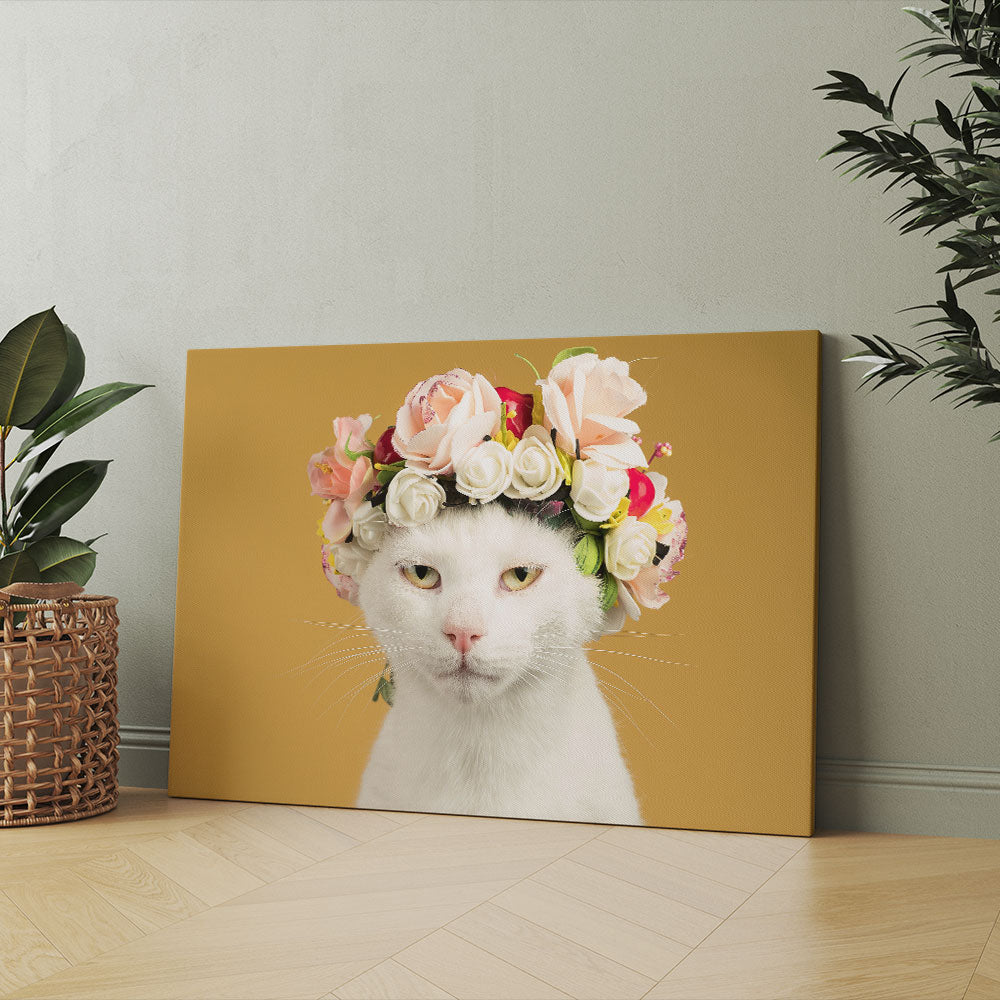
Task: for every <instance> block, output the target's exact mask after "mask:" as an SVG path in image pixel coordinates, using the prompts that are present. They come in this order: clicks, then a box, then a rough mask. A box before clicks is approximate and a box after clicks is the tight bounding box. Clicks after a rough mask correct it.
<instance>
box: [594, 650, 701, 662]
mask: <svg viewBox="0 0 1000 1000" xmlns="http://www.w3.org/2000/svg"><path fill="white" fill-rule="evenodd" d="M587 648H588V650H589V651H590V652H591V653H611V654H612V655H614V656H628V657H631V658H632V659H633V660H649V662H650V663H663V664H666V665H667V666H668V667H690V666H693V664H691V663H682V662H681V661H680V660H661V659H660V658H659V657H658V656H640V655H639V654H638V653H628V652H626V651H625V650H622V649H602V648H600V647H596V646H588V647H587Z"/></svg>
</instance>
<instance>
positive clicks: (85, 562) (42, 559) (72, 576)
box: [26, 536, 97, 587]
mask: <svg viewBox="0 0 1000 1000" xmlns="http://www.w3.org/2000/svg"><path fill="white" fill-rule="evenodd" d="M26 551H27V553H28V555H30V556H31V558H32V559H33V560H34V561H35V565H36V566H37V567H38V572H39V573H40V574H41V577H42V583H64V582H66V581H67V580H72V581H73V582H74V583H78V584H80V586H81V587H83V586H85V585H86V583H87V581H88V580H89V579H90V578H91V577H92V576H93V575H94V569H95V568H96V566H97V553H96V552H95V551H94V550H93V549H92V548H90V546H89V545H85V544H84V543H83V542H78V541H76V540H75V539H73V538H62V537H61V536H52V537H49V538H43V539H41V540H40V541H37V542H35V543H34V544H33V545H29V546H28V548H27V550H26Z"/></svg>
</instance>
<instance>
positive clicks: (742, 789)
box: [170, 331, 820, 835]
mask: <svg viewBox="0 0 1000 1000" xmlns="http://www.w3.org/2000/svg"><path fill="white" fill-rule="evenodd" d="M819 339H820V338H819V334H818V333H817V332H815V331H793V332H780V333H736V334H691V335H671V336H646V337H613V338H611V337H608V338H598V339H590V340H588V341H587V344H588V345H590V346H593V347H595V348H596V349H597V350H598V352H599V353H600V354H601V355H602V356H608V355H613V356H615V357H619V358H622V359H623V360H626V361H633V364H632V374H633V375H634V376H635V378H636V379H637V380H638V381H639V382H640V383H642V385H643V386H644V387H645V388H646V390H647V392H648V394H649V402H648V404H647V405H646V406H644V407H643V408H641V409H640V410H638V411H636V413H635V414H633V416H634V418H635V419H636V420H637V421H638V423H639V425H640V427H641V428H642V437H643V446H644V448H646V449H651V448H652V446H653V444H655V442H656V441H659V440H665V441H669V442H670V443H671V444H672V446H673V457H671V458H668V459H661V460H658V461H657V462H656V463H655V464H654V468H656V469H658V470H659V471H661V472H663V473H664V474H665V475H667V476H668V478H669V485H668V487H667V493H668V495H669V496H670V497H672V498H677V499H679V500H681V502H682V503H683V505H684V509H685V512H686V514H687V518H688V522H689V525H690V538H689V542H688V546H687V550H686V556H685V558H684V559H683V560H682V561H681V562H680V563H679V564H678V567H677V568H678V569H679V570H680V575H679V576H678V577H677V578H676V579H675V580H674V581H673V582H672V583H671V584H670V586H669V593H670V595H671V597H670V601H669V602H668V603H667V604H666V605H665V606H664V607H663V608H662V609H661V610H659V611H646V612H644V613H643V615H642V618H641V621H640V622H639V623H632V622H629V623H627V624H626V626H625V627H626V629H628V630H630V631H633V632H643V633H657V634H654V635H621V636H607V637H604V638H602V639H600V640H598V641H597V642H595V643H593V644H592V645H593V646H594V647H595V649H597V650H600V652H594V653H593V654H592V657H591V658H592V661H593V662H594V663H595V664H600V666H595V670H596V671H597V673H598V676H599V677H600V678H602V679H604V680H606V681H607V682H608V683H609V684H611V685H613V686H614V687H615V688H617V689H618V691H614V690H612V691H611V695H612V696H613V697H614V698H615V699H617V701H618V703H619V704H612V711H613V712H614V714H615V719H616V722H617V724H618V728H619V732H620V736H621V742H622V746H623V750H624V752H625V754H626V757H627V759H628V762H629V766H630V769H631V771H632V774H633V777H634V779H635V785H636V790H637V793H638V795H639V799H640V803H641V807H642V811H643V815H644V818H645V819H646V821H647V822H648V823H649V824H650V825H654V826H666V827H686V828H695V829H708V830H735V831H747V832H758V833H784V834H797V835H803V834H809V833H811V832H812V826H813V767H814V691H815V627H816V511H817V429H818V388H819V385H818V383H819ZM572 346H578V344H577V343H575V342H571V341H565V340H509V341H492V342H491V341H479V342H471V343H468V342H448V343H422V344H416V343H415V344H392V345H370V344H369V345H363V346H349V347H342V346H338V347H300V348H273V349H271V348H253V349H236V350H200V351H191V352H190V353H189V355H188V381H187V400H186V411H185V426H184V472H183V489H182V500H181V533H180V552H179V567H178V584H177V619H176V636H175V648H174V677H173V710H172V724H171V753H170V793H171V794H172V795H180V796H192V797H204V798H221V799H238V800H248V801H263V802H285V803H299V804H313V805H330V806H351V805H353V803H354V800H355V796H356V794H357V791H358V787H359V784H360V780H361V774H362V771H363V770H364V767H365V764H366V762H367V758H368V752H369V750H370V747H371V744H372V742H373V741H374V739H375V736H376V734H377V732H378V729H379V727H380V725H381V722H382V719H383V716H384V714H385V712H386V711H391V709H388V708H387V707H386V706H385V704H384V703H383V702H381V701H379V702H378V703H377V704H373V703H372V701H371V696H372V693H373V691H374V687H375V680H374V679H368V680H366V678H368V677H369V675H370V674H373V673H375V672H376V671H377V670H378V667H379V664H378V663H376V662H366V661H364V660H363V658H362V657H359V658H358V659H355V660H352V661H347V662H345V663H343V664H339V665H338V664H333V660H332V657H334V656H336V655H350V653H348V652H346V651H357V652H363V647H366V646H370V645H372V643H371V641H370V640H368V638H367V634H366V633H365V632H363V631H360V630H355V629H335V628H328V627H324V626H323V625H321V624H317V623H323V622H325V623H332V624H341V625H343V624H353V623H356V624H363V622H362V621H361V620H360V619H359V613H358V610H357V609H356V608H354V607H352V606H351V605H349V604H347V603H346V602H344V601H341V600H339V599H338V598H337V596H336V593H335V591H334V589H333V588H332V587H331V586H330V584H329V583H327V581H326V580H325V578H324V577H323V573H322V570H321V567H320V556H319V546H320V540H319V538H318V537H317V535H316V523H317V521H318V519H319V518H320V517H321V515H322V512H323V507H322V504H321V502H320V500H319V499H318V498H316V497H313V496H310V491H309V485H308V482H307V478H306V465H307V461H308V459H309V457H310V455H312V454H313V453H314V452H317V451H320V450H322V449H323V448H324V447H326V446H327V445H329V444H332V443H333V435H332V430H331V426H330V422H331V420H332V419H333V417H335V416H339V415H356V414H358V413H371V414H373V415H379V416H378V418H377V419H376V421H375V424H374V426H373V435H377V434H378V433H380V432H381V430H382V429H383V428H384V427H386V426H388V425H389V424H390V423H392V422H394V418H395V412H396V409H397V407H398V406H399V405H400V404H401V403H402V400H403V398H404V397H405V395H406V393H407V391H408V390H409V389H410V388H412V386H413V385H414V383H416V382H417V381H418V380H421V379H423V378H426V377H428V376H429V375H432V374H435V373H438V372H443V371H447V370H448V369H450V368H454V367H462V368H466V369H469V370H471V371H474V372H475V371H478V372H482V373H483V374H484V375H485V376H486V377H487V378H488V379H489V380H490V381H491V382H492V383H493V384H494V385H506V386H509V387H511V388H515V389H518V390H520V391H529V390H530V389H531V388H532V383H533V381H534V377H533V375H532V373H531V370H530V369H529V368H528V367H527V366H526V365H525V364H524V362H522V361H520V360H518V359H517V358H516V357H515V354H522V355H524V356H525V357H527V358H529V359H531V361H532V362H533V363H534V365H535V366H536V367H537V368H538V369H539V371H540V372H541V373H542V374H543V375H544V374H545V373H546V372H547V371H548V369H549V366H550V364H551V361H552V358H553V357H554V356H555V354H556V353H557V352H558V351H559V350H561V349H562V348H564V347H572ZM633 359H641V360H633ZM331 643H334V645H331ZM358 647H362V649H358ZM657 660H665V661H670V662H667V663H661V662H656V661H657ZM351 664H354V667H355V669H350V670H348V672H347V673H344V674H343V675H342V676H338V675H341V673H342V671H344V670H345V669H346V668H348V667H350V666H351ZM616 675H618V676H616ZM634 689H638V691H639V692H641V697H640V696H639V695H638V694H637V693H636V691H635V690H634ZM647 699H648V700H647ZM654 705H655V706H657V707H658V708H659V709H660V710H661V711H662V712H663V713H664V714H665V715H666V716H669V719H670V721H669V722H668V721H666V720H665V719H664V718H663V717H662V716H661V715H660V714H659V712H658V711H657V710H656V708H654V707H653V706H654Z"/></svg>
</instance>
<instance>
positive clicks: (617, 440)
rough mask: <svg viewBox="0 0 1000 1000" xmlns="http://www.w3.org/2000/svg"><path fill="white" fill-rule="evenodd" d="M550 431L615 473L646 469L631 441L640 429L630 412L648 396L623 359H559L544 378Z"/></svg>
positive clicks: (565, 447) (566, 446) (559, 442)
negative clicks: (635, 468)
mask: <svg viewBox="0 0 1000 1000" xmlns="http://www.w3.org/2000/svg"><path fill="white" fill-rule="evenodd" d="M538 385H539V386H541V389H542V406H543V407H544V409H545V429H546V430H549V431H551V430H552V429H553V428H555V431H556V444H557V445H558V446H559V447H560V448H562V450H563V451H565V452H567V453H569V454H570V455H575V454H577V452H578V451H579V457H580V458H592V459H595V460H596V461H598V462H600V463H602V464H603V465H606V466H607V467H608V468H610V469H629V468H633V467H635V466H640V467H645V465H646V456H645V455H643V453H642V449H641V448H640V447H639V445H638V444H637V443H636V442H635V441H634V440H633V439H632V437H633V435H634V434H638V433H639V425H638V424H637V423H635V421H633V420H626V419H625V414H627V413H631V412H632V411H633V410H634V409H635V408H636V407H638V406H642V405H643V403H645V402H646V392H645V390H644V389H643V388H642V386H641V385H639V383H638V382H636V381H635V379H633V378H631V377H630V376H629V373H628V365H627V364H626V363H625V362H624V361H619V360H618V358H599V357H598V356H597V355H596V354H577V355H575V356H574V357H571V358H566V360H565V361H560V362H559V364H557V365H556V366H555V367H554V368H553V369H552V371H550V372H549V376H548V378H544V379H541V380H539V382H538Z"/></svg>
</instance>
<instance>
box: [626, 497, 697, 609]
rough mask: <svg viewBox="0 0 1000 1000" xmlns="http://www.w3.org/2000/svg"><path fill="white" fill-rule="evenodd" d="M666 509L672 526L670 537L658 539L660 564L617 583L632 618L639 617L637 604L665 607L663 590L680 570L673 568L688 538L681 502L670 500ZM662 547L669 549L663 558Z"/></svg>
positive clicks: (667, 597)
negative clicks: (669, 514)
mask: <svg viewBox="0 0 1000 1000" xmlns="http://www.w3.org/2000/svg"><path fill="white" fill-rule="evenodd" d="M664 506H665V507H667V508H668V509H669V510H670V513H671V522H672V524H671V528H670V531H669V532H667V534H665V535H660V536H659V538H657V539H656V541H657V556H658V560H659V561H658V563H657V564H656V565H654V566H646V567H644V568H643V569H641V570H639V573H638V575H636V576H635V577H634V578H633V579H631V580H627V581H624V582H623V583H622V582H619V584H618V596H619V598H620V599H621V598H622V597H623V592H624V599H623V600H622V601H621V603H622V605H623V607H624V608H625V611H626V612H627V614H628V615H629V617H630V618H633V619H638V617H639V607H638V605H640V604H641V605H642V606H643V607H644V608H662V607H663V605H664V604H666V603H667V601H669V600H670V597H669V596H668V595H667V594H665V593H664V592H663V590H661V589H660V588H661V587H663V586H664V585H665V584H667V583H669V582H670V581H671V580H672V579H673V578H674V577H675V576H677V574H678V572H679V570H675V569H674V566H675V565H676V564H677V563H678V562H680V561H681V559H683V558H684V548H685V546H686V545H687V535H688V526H687V520H686V519H685V517H684V511H683V510H682V509H681V505H680V501H678V500H668V501H666V502H665V503H664ZM661 546H667V547H668V550H667V552H666V553H665V554H664V555H662V556H661V555H660V554H659V553H660V551H661ZM633 612H634V613H633Z"/></svg>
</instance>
